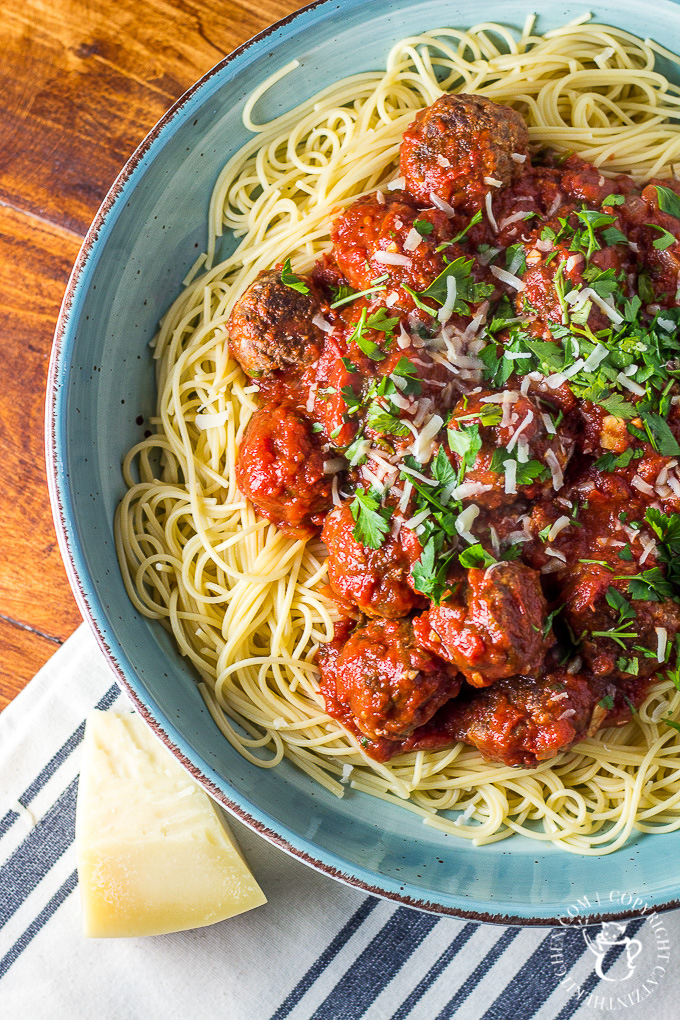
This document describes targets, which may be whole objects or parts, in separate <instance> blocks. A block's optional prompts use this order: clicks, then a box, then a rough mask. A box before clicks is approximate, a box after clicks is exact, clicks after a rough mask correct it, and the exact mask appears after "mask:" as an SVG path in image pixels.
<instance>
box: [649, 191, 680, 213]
mask: <svg viewBox="0 0 680 1020" xmlns="http://www.w3.org/2000/svg"><path fill="white" fill-rule="evenodd" d="M654 187H655V188H656V194H657V197H658V199H659V209H661V211H662V212H665V213H668V215H669V216H675V218H676V220H680V197H678V195H676V194H675V192H674V191H671V189H670V188H664V187H663V185H661V184H655V185H654Z"/></svg>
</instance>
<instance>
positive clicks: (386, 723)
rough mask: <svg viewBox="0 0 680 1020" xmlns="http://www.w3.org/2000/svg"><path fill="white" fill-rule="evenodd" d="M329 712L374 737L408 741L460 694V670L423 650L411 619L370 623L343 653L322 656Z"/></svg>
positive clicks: (322, 672)
mask: <svg viewBox="0 0 680 1020" xmlns="http://www.w3.org/2000/svg"><path fill="white" fill-rule="evenodd" d="M319 664H320V667H321V677H322V690H323V692H324V694H325V696H326V699H327V703H328V708H329V711H331V712H332V714H334V715H338V714H340V715H342V713H343V711H344V714H345V717H346V718H347V715H349V719H348V721H349V722H350V723H353V724H354V725H355V726H356V727H357V728H358V729H359V730H360V732H361V733H363V734H364V735H365V736H367V737H369V739H379V738H381V737H382V738H386V739H387V740H403V739H404V738H405V737H407V736H408V735H409V733H411V732H412V731H413V730H414V729H416V727H418V726H422V724H423V723H425V722H427V720H428V719H430V718H431V717H432V716H433V715H434V713H435V712H436V711H437V709H438V708H439V707H440V706H441V705H443V704H444V703H445V702H446V701H448V700H449V698H452V697H455V695H456V694H457V693H458V691H459V690H460V681H459V680H458V679H457V678H456V673H455V670H452V669H451V667H450V666H448V665H447V664H446V663H444V662H442V661H441V660H440V659H437V658H436V656H434V655H432V654H431V653H430V652H428V651H425V650H424V649H422V648H421V647H420V646H419V644H418V642H417V641H416V639H415V637H414V634H413V628H412V626H411V624H410V622H409V621H408V620H371V621H369V622H368V623H367V624H365V626H363V627H359V628H357V630H355V631H354V633H353V634H352V636H351V637H350V638H349V640H348V641H347V642H346V643H345V644H344V645H343V647H342V649H341V650H340V652H339V654H336V655H333V654H326V653H325V649H323V648H322V649H321V652H320V653H319Z"/></svg>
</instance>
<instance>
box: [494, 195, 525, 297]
mask: <svg viewBox="0 0 680 1020" xmlns="http://www.w3.org/2000/svg"><path fill="white" fill-rule="evenodd" d="M488 197H489V196H488V195H487V198H488ZM491 272H492V273H493V275H494V276H495V277H496V279H497V280H500V281H501V283H507V285H508V286H509V287H514V288H515V290H518V291H522V290H524V288H525V286H526V284H525V283H524V281H523V280H520V278H519V276H515V275H514V273H509V272H508V271H507V269H499V267H498V266H491Z"/></svg>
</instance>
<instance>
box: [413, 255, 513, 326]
mask: <svg viewBox="0 0 680 1020" xmlns="http://www.w3.org/2000/svg"><path fill="white" fill-rule="evenodd" d="M473 264H474V259H466V258H465V257H464V256H462V255H461V256H460V258H457V259H454V261H453V262H449V264H448V265H447V267H446V268H445V269H444V270H442V272H441V273H440V274H439V276H438V277H437V278H436V279H435V280H433V281H432V283H431V284H430V286H429V287H428V288H427V289H426V290H423V291H421V292H420V297H421V298H431V299H432V300H433V301H436V302H437V304H439V305H444V304H446V298H447V295H448V282H447V281H448V280H449V279H452V280H455V284H456V300H455V304H454V306H453V310H454V311H455V312H460V314H461V315H468V314H469V312H470V303H471V304H477V303H478V302H479V301H483V300H484V298H487V297H490V295H491V294H493V292H494V289H495V288H494V285H493V284H492V283H475V281H474V279H473V278H472V276H471V271H472V266H473Z"/></svg>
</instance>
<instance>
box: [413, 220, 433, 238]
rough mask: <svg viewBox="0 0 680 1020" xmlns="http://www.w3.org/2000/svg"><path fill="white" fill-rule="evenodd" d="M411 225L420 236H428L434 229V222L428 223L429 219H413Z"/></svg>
mask: <svg viewBox="0 0 680 1020" xmlns="http://www.w3.org/2000/svg"><path fill="white" fill-rule="evenodd" d="M413 226H414V227H415V229H416V230H417V231H418V233H419V234H420V236H421V237H428V236H429V235H430V234H431V233H432V231H433V230H434V223H430V221H429V220H414V221H413Z"/></svg>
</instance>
